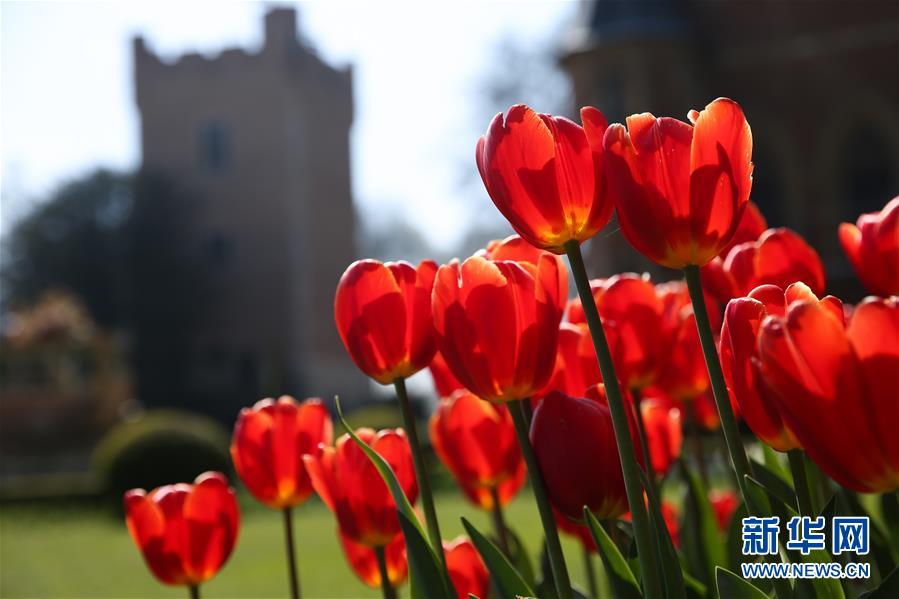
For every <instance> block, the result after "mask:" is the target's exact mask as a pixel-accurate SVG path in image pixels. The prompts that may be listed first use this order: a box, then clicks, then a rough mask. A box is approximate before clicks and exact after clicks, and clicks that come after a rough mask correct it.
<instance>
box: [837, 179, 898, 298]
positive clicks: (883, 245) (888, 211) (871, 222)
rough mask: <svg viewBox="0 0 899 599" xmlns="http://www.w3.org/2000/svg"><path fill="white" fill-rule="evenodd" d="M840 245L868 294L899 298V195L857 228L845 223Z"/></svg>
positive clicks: (866, 216)
mask: <svg viewBox="0 0 899 599" xmlns="http://www.w3.org/2000/svg"><path fill="white" fill-rule="evenodd" d="M840 244H841V245H842V246H843V251H844V252H846V255H847V256H848V257H849V261H850V262H852V267H853V268H854V269H855V272H856V273H858V277H859V278H860V279H861V280H862V283H864V284H865V287H866V288H867V289H868V291H870V292H871V293H874V294H877V295H883V296H886V295H899V196H897V197H895V198H893V199H892V200H890V201H889V203H887V205H886V206H884V207H883V210H881V211H880V212H872V213H870V214H862V215H861V216H859V217H858V221H857V222H856V224H854V225H853V224H851V223H843V224H841V225H840Z"/></svg>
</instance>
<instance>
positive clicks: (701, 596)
mask: <svg viewBox="0 0 899 599" xmlns="http://www.w3.org/2000/svg"><path fill="white" fill-rule="evenodd" d="M683 575H684V590H685V591H686V592H687V599H705V597H708V593H709V589H708V588H707V587H706V586H705V585H704V584H702V583H701V582H699V581H698V580H696V579H695V578H693V577H692V576H690V575H689V574H687V573H686V572H683Z"/></svg>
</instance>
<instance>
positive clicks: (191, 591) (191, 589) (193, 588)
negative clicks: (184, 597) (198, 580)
mask: <svg viewBox="0 0 899 599" xmlns="http://www.w3.org/2000/svg"><path fill="white" fill-rule="evenodd" d="M187 593H188V597H190V599H200V585H198V584H191V585H188V586H187Z"/></svg>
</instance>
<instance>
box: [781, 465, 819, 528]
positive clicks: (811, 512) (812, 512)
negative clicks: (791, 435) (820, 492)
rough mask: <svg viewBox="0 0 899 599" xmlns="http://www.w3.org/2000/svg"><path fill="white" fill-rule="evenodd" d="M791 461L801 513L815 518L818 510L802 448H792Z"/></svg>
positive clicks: (794, 486)
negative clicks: (813, 498)
mask: <svg viewBox="0 0 899 599" xmlns="http://www.w3.org/2000/svg"><path fill="white" fill-rule="evenodd" d="M787 458H788V459H789V462H790V474H792V475H793V488H794V489H795V490H796V501H797V503H798V504H799V514H800V515H802V516H808V517H810V518H814V517H815V516H817V514H818V512H817V510H816V509H815V503H814V501H813V500H812V493H811V488H810V487H809V480H808V473H807V472H806V470H805V460H803V459H802V450H801V449H791V450H790V451H788V452H787Z"/></svg>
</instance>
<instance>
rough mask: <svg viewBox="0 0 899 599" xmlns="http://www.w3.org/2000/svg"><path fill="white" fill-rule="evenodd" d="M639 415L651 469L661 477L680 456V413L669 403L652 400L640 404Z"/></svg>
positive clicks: (645, 400) (681, 434) (681, 441)
mask: <svg viewBox="0 0 899 599" xmlns="http://www.w3.org/2000/svg"><path fill="white" fill-rule="evenodd" d="M640 413H641V414H642V415H643V425H644V427H645V428H646V443H647V445H648V446H649V456H650V459H651V460H652V468H653V470H655V472H656V474H657V475H659V476H661V475H663V474H665V473H666V472H668V469H669V468H671V465H672V464H674V462H675V461H676V460H677V458H678V457H679V456H680V452H681V446H682V445H683V433H682V427H681V413H680V410H679V409H678V408H676V407H673V406H671V405H670V404H669V403H666V402H664V401H661V400H659V399H653V398H647V399H644V400H643V401H641V402H640Z"/></svg>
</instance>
